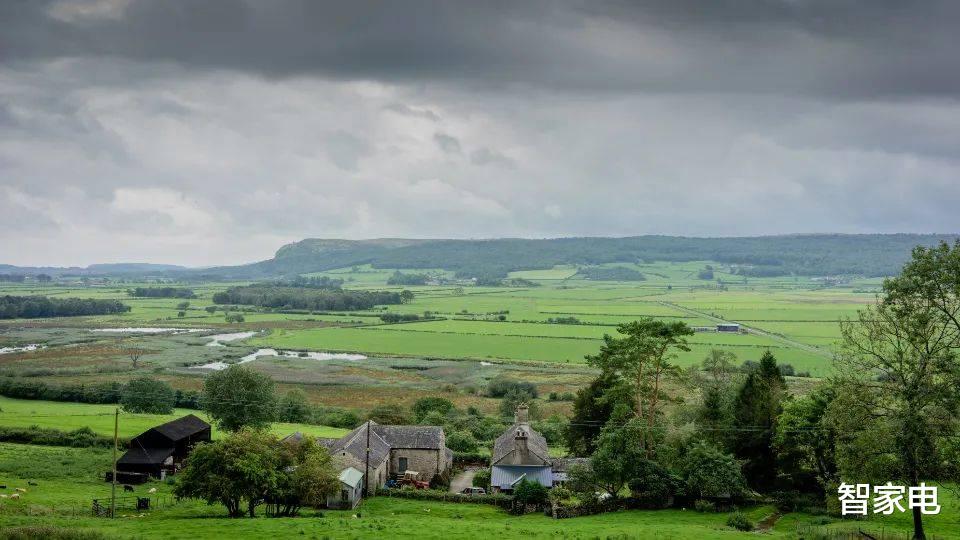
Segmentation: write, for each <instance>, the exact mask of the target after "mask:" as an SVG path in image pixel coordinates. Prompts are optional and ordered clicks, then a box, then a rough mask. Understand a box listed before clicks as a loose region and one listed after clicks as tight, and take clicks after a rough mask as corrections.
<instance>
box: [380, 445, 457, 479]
mask: <svg viewBox="0 0 960 540" xmlns="http://www.w3.org/2000/svg"><path fill="white" fill-rule="evenodd" d="M444 454H445V452H444V451H443V450H420V449H414V448H394V449H393V450H391V451H390V472H391V473H394V474H402V473H403V471H402V470H401V469H400V458H402V457H404V458H407V469H408V470H411V471H417V472H419V473H420V480H423V481H424V482H429V481H430V480H432V479H433V477H434V475H436V474H439V473H441V472H444V471H445V470H447V458H446V456H445V455H444Z"/></svg>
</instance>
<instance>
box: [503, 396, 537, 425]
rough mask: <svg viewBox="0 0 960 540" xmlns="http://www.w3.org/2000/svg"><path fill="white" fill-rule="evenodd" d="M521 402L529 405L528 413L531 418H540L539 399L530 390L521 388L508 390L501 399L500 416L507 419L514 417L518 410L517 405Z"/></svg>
mask: <svg viewBox="0 0 960 540" xmlns="http://www.w3.org/2000/svg"><path fill="white" fill-rule="evenodd" d="M520 404H525V405H526V406H527V414H528V416H529V418H530V419H531V420H538V419H539V418H540V406H539V405H538V404H537V401H536V400H535V399H534V398H533V396H531V395H530V394H529V393H528V392H526V391H524V390H520V389H519V388H514V389H512V390H510V391H508V392H507V393H506V394H505V395H504V396H503V398H501V399H500V408H499V412H500V417H501V418H503V419H504V420H505V421H506V420H507V419H510V418H513V416H514V414H515V413H516V411H517V406H519V405H520Z"/></svg>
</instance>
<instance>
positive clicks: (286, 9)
mask: <svg viewBox="0 0 960 540" xmlns="http://www.w3.org/2000/svg"><path fill="white" fill-rule="evenodd" d="M0 21H2V28H3V30H2V31H0V263H8V264H18V265H63V266H67V265H80V266H83V265H87V264H92V263H105V262H121V261H126V262H157V263H173V264H184V265H189V266H206V265H218V264H238V263H245V262H252V261H256V260H262V259H266V258H269V257H271V256H272V254H273V253H274V251H275V250H276V249H277V248H279V247H280V246H281V245H283V244H284V243H287V242H291V241H296V240H299V239H302V238H354V239H359V238H378V237H413V238H493V237H507V236H509V237H530V238H542V237H558V236H631V235H641V234H671V235H685V236H741V235H751V236H752V235H770V234H789V233H813V232H844V233H891V232H924V233H925V232H941V233H955V232H960V210H958V209H960V54H958V51H960V32H958V31H957V29H958V28H960V2H956V1H952V0H944V1H919V2H901V1H892V0H891V1H887V0H862V1H857V0H824V1H820V0H766V1H760V0H711V1H699V0H698V1H694V0H662V1H627V0H623V1H605V0H589V1H582V2H579V1H574V0H570V1H566V2H546V1H540V0H525V1H523V2H515V1H514V2H501V1H496V0H491V1H484V2H475V1H434V2H423V1H418V0H409V1H404V2H367V1H363V0H359V1H358V0H351V1H349V2H347V1H344V2H325V1H315V0H300V1H293V0H271V1H269V2H267V1H226V0H205V1H203V2H195V1H193V0H163V1H159V0H157V1H147V0H69V1H66V0H54V1H50V0H36V1H25V0H13V1H5V2H0Z"/></svg>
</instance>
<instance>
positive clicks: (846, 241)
mask: <svg viewBox="0 0 960 540" xmlns="http://www.w3.org/2000/svg"><path fill="white" fill-rule="evenodd" d="M957 238H958V237H957V235H919V234H886V235H880V234H865V235H845V234H808V235H786V236H759V237H741V238H689V237H680V236H635V237H627V238H553V239H517V238H505V239H495V240H413V239H397V238H390V239H377V240H331V239H316V238H308V239H305V240H301V241H299V242H294V243H292V244H287V245H285V246H283V247H281V248H280V249H279V250H277V253H276V255H275V256H274V258H272V259H269V260H266V261H261V262H257V263H253V264H246V265H240V266H224V267H215V268H207V269H203V270H191V271H175V272H172V274H176V275H179V276H181V277H191V278H195V279H196V278H234V279H258V278H265V277H275V276H290V275H294V274H303V273H308V272H319V271H323V270H332V269H334V268H343V267H348V266H354V265H361V264H371V265H373V266H374V267H376V268H443V269H445V270H451V271H454V272H456V273H457V275H458V276H460V277H503V276H504V275H506V274H507V273H508V272H511V271H514V270H535V269H544V268H552V267H553V266H555V265H558V264H576V265H595V264H603V263H612V262H652V261H694V260H711V261H716V262H720V263H728V264H736V265H739V267H740V268H739V271H740V272H741V273H743V274H744V275H749V276H780V275H790V274H797V275H812V276H823V275H838V274H858V275H865V276H886V275H892V274H895V273H896V272H898V271H899V270H900V267H901V266H902V265H903V263H904V262H905V261H906V260H907V259H908V258H909V257H910V251H911V250H912V249H913V248H914V247H915V246H917V245H933V244H936V243H938V242H940V241H947V242H953V241H954V240H956V239H957Z"/></svg>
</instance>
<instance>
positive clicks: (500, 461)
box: [490, 404, 553, 492]
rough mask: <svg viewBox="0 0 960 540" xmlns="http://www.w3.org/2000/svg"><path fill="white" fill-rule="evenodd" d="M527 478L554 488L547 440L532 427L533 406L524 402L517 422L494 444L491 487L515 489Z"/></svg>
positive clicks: (515, 420)
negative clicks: (530, 415) (531, 410)
mask: <svg viewBox="0 0 960 540" xmlns="http://www.w3.org/2000/svg"><path fill="white" fill-rule="evenodd" d="M524 479H526V480H527V481H530V482H538V483H539V484H541V485H543V486H546V487H553V463H552V462H551V461H550V448H549V447H548V446H547V440H546V439H545V438H544V437H543V435H541V434H540V433H538V432H537V431H536V430H534V429H533V428H531V427H530V421H529V409H528V408H527V406H526V405H523V404H521V405H520V406H518V407H517V412H516V416H515V417H514V423H513V425H512V426H510V427H509V428H507V430H506V431H504V432H503V434H502V435H500V436H499V437H497V440H496V441H495V442H494V443H493V456H492V457H491V459H490V488H491V489H492V490H493V491H494V492H511V491H513V487H514V486H516V485H517V484H518V483H520V481H521V480H524Z"/></svg>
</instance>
